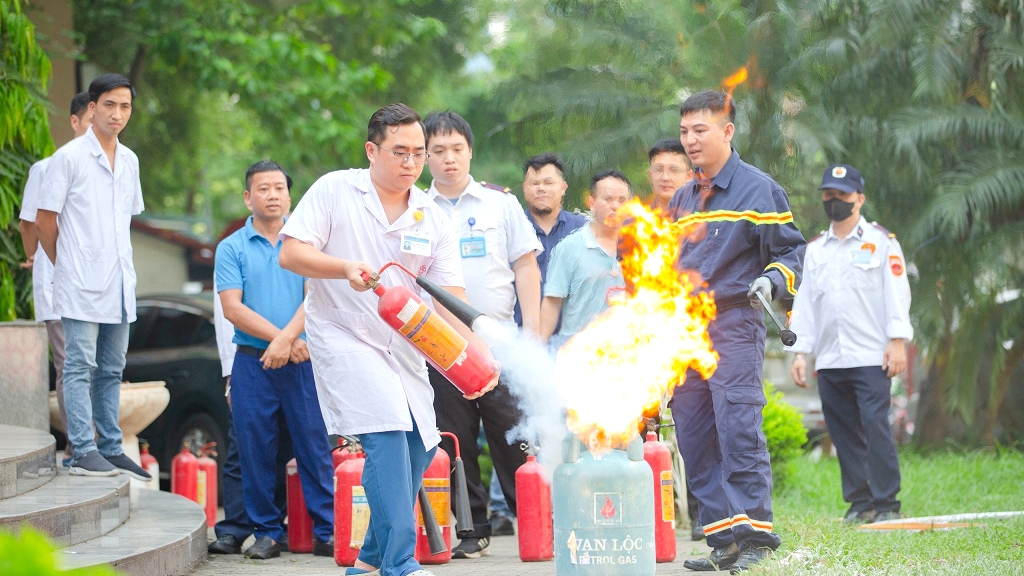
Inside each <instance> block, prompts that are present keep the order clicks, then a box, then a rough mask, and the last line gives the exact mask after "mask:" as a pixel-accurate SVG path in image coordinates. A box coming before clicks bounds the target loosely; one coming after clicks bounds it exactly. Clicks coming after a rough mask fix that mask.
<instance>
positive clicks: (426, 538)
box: [415, 448, 452, 564]
mask: <svg viewBox="0 0 1024 576" xmlns="http://www.w3.org/2000/svg"><path fill="white" fill-rule="evenodd" d="M451 483H452V482H451V459H450V458H449V457H448V453H447V452H445V451H444V450H441V449H440V448H438V450H437V451H436V452H435V453H434V459H433V460H432V461H431V462H430V466H428V467H427V470H426V471H425V472H424V473H423V489H422V490H421V491H420V497H419V502H418V503H417V505H416V553H415V558H416V560H418V561H419V563H420V564H447V563H448V562H451V559H452V527H451V510H452V499H451ZM423 494H426V498H425V499H424V498H423V496H422V495H423ZM424 508H429V510H427V513H428V516H427V517H425V516H424V514H423V512H424ZM429 515H432V516H433V519H432V520H433V521H432V522H431V518H430V517H429ZM435 525H436V528H435V527H434V526H435ZM428 528H432V529H435V530H440V531H441V536H442V538H443V540H444V542H443V543H440V542H438V540H437V536H436V532H435V533H434V540H435V541H434V547H433V550H432V549H431V541H430V534H429V533H428V532H427V530H428ZM432 552H433V553H432Z"/></svg>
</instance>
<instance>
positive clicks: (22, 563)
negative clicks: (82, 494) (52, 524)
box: [0, 525, 115, 576]
mask: <svg viewBox="0 0 1024 576" xmlns="http://www.w3.org/2000/svg"><path fill="white" fill-rule="evenodd" d="M55 551H56V548H54V546H53V544H51V543H50V541H49V540H48V539H47V538H46V536H45V535H44V534H42V533H41V532H38V531H36V530H34V529H32V528H30V527H29V526H27V525H26V526H23V527H22V528H21V529H20V531H19V532H18V533H16V534H15V533H11V532H0V574H3V575H4V576H58V575H60V576H114V575H115V572H114V570H113V569H112V568H110V567H109V566H98V567H95V568H79V569H77V570H67V571H64V570H58V569H57V563H56V558H55V554H54V552H55Z"/></svg>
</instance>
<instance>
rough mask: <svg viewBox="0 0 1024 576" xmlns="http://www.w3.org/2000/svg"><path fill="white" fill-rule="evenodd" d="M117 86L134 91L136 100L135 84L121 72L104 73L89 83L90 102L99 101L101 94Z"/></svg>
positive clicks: (133, 95)
mask: <svg viewBox="0 0 1024 576" xmlns="http://www.w3.org/2000/svg"><path fill="white" fill-rule="evenodd" d="M117 88H127V89H129V90H131V92H132V102H134V101H135V86H132V82H131V80H129V79H127V78H125V77H124V76H122V75H120V74H104V75H102V76H100V77H98V78H96V79H95V80H93V81H92V82H90V83H89V102H99V101H100V96H102V95H103V94H106V93H107V92H110V91H111V90H114V89H117Z"/></svg>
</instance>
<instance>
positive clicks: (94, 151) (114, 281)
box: [38, 128, 143, 324]
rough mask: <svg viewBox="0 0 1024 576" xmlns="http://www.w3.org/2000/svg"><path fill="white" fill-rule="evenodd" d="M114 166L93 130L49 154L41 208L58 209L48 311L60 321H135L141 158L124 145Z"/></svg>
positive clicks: (140, 205) (112, 322)
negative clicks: (135, 220) (134, 230)
mask: <svg viewBox="0 0 1024 576" xmlns="http://www.w3.org/2000/svg"><path fill="white" fill-rule="evenodd" d="M114 158H115V159H114V169H113V170H111V169H110V162H109V161H108V160H107V155H106V154H105V153H104V152H103V148H102V147H101V146H100V142H99V140H97V139H96V135H95V134H94V133H93V131H92V128H89V130H88V131H87V132H86V133H85V135H83V136H82V137H81V138H76V139H75V140H72V141H71V142H68V143H67V144H65V145H64V146H63V147H61V149H60V150H57V152H56V154H54V155H53V156H51V157H50V164H49V166H47V168H46V176H45V177H44V178H43V183H42V197H41V199H40V201H39V205H38V208H39V209H40V210H49V211H51V212H56V213H58V214H59V216H58V217H57V226H58V228H59V229H60V234H59V235H58V236H57V262H56V265H55V267H54V272H53V309H54V312H55V313H56V314H58V315H59V316H60V317H62V318H73V319H75V320H83V321H86V322H97V323H101V324H120V323H121V321H122V318H123V316H122V306H123V309H124V312H125V314H126V315H127V321H128V322H134V321H135V283H136V279H135V265H134V264H133V263H132V245H131V237H130V227H131V220H132V216H133V215H135V214H140V213H141V212H142V208H143V205H142V184H141V182H140V181H139V159H138V157H137V156H136V155H135V153H134V152H132V151H131V150H129V149H128V148H127V147H125V146H124V145H122V144H121V143H118V144H117V149H116V151H115V153H114Z"/></svg>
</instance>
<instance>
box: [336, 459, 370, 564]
mask: <svg viewBox="0 0 1024 576" xmlns="http://www.w3.org/2000/svg"><path fill="white" fill-rule="evenodd" d="M365 458H366V454H364V453H363V452H362V451H359V452H356V453H355V457H354V458H349V459H347V460H345V461H343V462H342V463H341V464H340V465H339V466H338V467H337V468H336V469H335V470H334V561H335V562H336V563H337V564H338V566H351V565H353V564H355V561H356V557H357V556H359V549H360V548H362V547H363V540H364V539H365V538H366V530H367V528H369V526H370V505H369V503H367V501H366V492H364V491H363V486H362V478H363V465H364V464H365V463H366V460H365Z"/></svg>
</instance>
